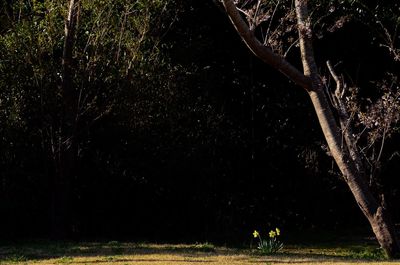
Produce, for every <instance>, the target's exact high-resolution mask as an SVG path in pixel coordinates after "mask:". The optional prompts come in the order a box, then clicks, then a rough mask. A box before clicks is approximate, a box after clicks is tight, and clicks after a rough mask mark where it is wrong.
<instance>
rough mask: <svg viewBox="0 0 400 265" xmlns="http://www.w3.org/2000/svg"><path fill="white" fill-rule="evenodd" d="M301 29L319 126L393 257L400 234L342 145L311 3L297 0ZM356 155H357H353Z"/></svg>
mask: <svg viewBox="0 0 400 265" xmlns="http://www.w3.org/2000/svg"><path fill="white" fill-rule="evenodd" d="M295 7H296V15H297V26H298V32H299V40H300V52H301V59H302V63H303V70H304V75H305V76H308V77H310V79H311V89H310V90H309V91H308V93H309V95H310V98H311V101H312V103H313V106H314V109H315V111H316V113H317V116H318V121H319V124H320V125H321V128H322V132H323V134H324V137H325V139H326V141H327V143H328V146H329V149H330V152H331V154H332V157H333V158H334V160H335V162H336V164H337V165H338V167H339V169H340V171H341V172H342V174H343V178H344V180H345V181H346V183H347V185H348V186H349V188H350V190H351V192H352V194H353V196H354V198H355V200H356V202H357V204H358V206H359V207H360V209H361V211H362V212H363V213H364V215H365V217H366V218H367V219H368V221H369V223H370V225H371V227H372V230H373V232H374V233H375V236H376V239H377V240H378V242H379V244H380V245H381V247H382V248H383V250H384V251H385V253H386V255H387V256H388V257H389V258H393V257H395V256H397V255H399V253H400V247H399V242H398V240H397V237H396V231H395V229H394V225H393V224H392V222H391V220H390V218H389V217H388V215H387V213H386V211H385V209H384V208H383V206H381V205H379V203H378V201H377V200H376V199H375V198H374V196H373V194H372V192H371V190H370V188H369V187H368V185H367V183H366V181H365V176H364V174H363V172H365V170H363V169H361V170H360V169H359V170H357V166H360V165H357V164H356V160H359V159H356V160H353V159H352V158H351V155H350V150H351V148H352V146H347V145H345V144H343V142H342V132H341V130H340V128H339V126H338V123H337V121H336V120H335V118H334V115H333V113H332V105H331V104H330V103H329V101H328V100H327V98H326V94H325V91H324V87H323V84H322V82H321V78H320V76H319V73H318V69H317V65H316V63H315V59H314V51H313V46H312V31H311V25H310V18H309V17H308V10H307V0H295ZM353 155H355V154H353Z"/></svg>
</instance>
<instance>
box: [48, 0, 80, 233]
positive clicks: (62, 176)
mask: <svg viewBox="0 0 400 265" xmlns="http://www.w3.org/2000/svg"><path fill="white" fill-rule="evenodd" d="M78 11H79V0H70V1H69V6H68V14H67V19H66V21H65V33H64V48H63V57H62V82H61V94H62V106H63V108H62V113H61V120H60V125H59V128H60V129H59V130H60V132H59V136H58V137H59V138H58V143H57V145H58V146H57V152H56V155H55V157H54V162H55V176H54V190H53V204H52V212H53V214H52V219H53V220H52V223H53V224H52V226H53V227H52V230H53V231H52V232H53V236H55V237H58V238H65V237H68V236H69V234H70V232H71V213H72V211H71V194H70V193H71V182H72V180H73V178H74V176H75V173H76V172H75V167H76V158H77V150H78V143H77V139H76V131H77V125H78V95H77V91H76V89H75V88H74V86H73V78H72V67H73V65H72V54H73V48H74V40H75V32H76V25H77V21H78Z"/></svg>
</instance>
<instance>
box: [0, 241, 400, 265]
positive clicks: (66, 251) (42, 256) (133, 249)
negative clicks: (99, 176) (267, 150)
mask: <svg viewBox="0 0 400 265" xmlns="http://www.w3.org/2000/svg"><path fill="white" fill-rule="evenodd" d="M336 246H338V244H337V243H335V245H334V246H333V245H332V246H330V245H318V244H317V245H308V246H305V245H287V246H285V248H284V249H283V250H282V251H281V252H279V253H276V254H273V255H270V256H263V255H259V253H257V252H254V251H252V250H251V249H249V248H246V249H234V248H226V247H219V246H214V245H213V244H210V243H196V244H147V243H125V242H117V241H111V242H106V243H96V242H94V243H68V242H66V243H39V244H22V245H18V247H14V246H8V247H6V246H4V247H0V264H1V265H5V264H10V265H23V264H24V265H25V264H37V265H49V264H53V265H54V264H55V265H57V264H72V265H78V264H79V265H82V264H88V265H89V264H101V265H108V264H113V265H128V264H129V265H130V264H132V265H159V264H160V265H161V264H162V265H179V264H185V265H186V264H212V265H216V264H222V265H224V264H226V265H228V264H229V265H250V264H263V265H266V264H280V265H282V264H291V265H292V264H325V265H328V264H335V265H339V264H366V263H368V264H400V262H389V261H385V260H384V256H383V254H382V252H381V251H380V249H378V248H377V245H374V244H370V243H368V244H363V243H358V244H348V245H346V244H343V245H342V246H340V247H336Z"/></svg>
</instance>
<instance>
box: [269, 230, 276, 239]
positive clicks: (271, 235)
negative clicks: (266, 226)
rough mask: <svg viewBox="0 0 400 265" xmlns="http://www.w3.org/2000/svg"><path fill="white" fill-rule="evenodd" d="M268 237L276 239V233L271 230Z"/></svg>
mask: <svg viewBox="0 0 400 265" xmlns="http://www.w3.org/2000/svg"><path fill="white" fill-rule="evenodd" d="M269 237H270V238H274V237H276V232H275V231H273V230H271V231H269Z"/></svg>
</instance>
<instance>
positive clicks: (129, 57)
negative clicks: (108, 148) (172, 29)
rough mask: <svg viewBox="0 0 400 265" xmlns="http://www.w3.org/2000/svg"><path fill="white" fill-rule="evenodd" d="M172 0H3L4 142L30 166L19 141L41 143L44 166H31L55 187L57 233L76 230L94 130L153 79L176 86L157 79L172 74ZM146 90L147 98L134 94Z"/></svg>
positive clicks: (39, 159)
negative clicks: (165, 42) (168, 42)
mask: <svg viewBox="0 0 400 265" xmlns="http://www.w3.org/2000/svg"><path fill="white" fill-rule="evenodd" d="M169 5H175V1H170V0H160V1H158V0H157V1H133V2H132V1H130V0H118V1H113V0H106V1H103V0H102V1H92V0H69V1H58V0H57V1H48V0H40V1H22V0H21V1H6V2H5V3H1V4H0V23H1V30H0V76H1V77H0V95H1V99H0V123H1V124H2V126H1V127H2V128H1V129H0V134H1V137H0V142H1V143H0V144H1V146H3V145H4V146H6V147H7V148H6V149H7V151H9V152H4V155H5V156H6V157H10V158H9V160H10V161H14V160H17V161H16V163H21V168H23V167H24V165H23V164H24V163H25V159H26V160H27V161H29V159H28V158H24V157H22V158H21V157H20V159H15V158H13V156H15V155H16V152H15V150H14V149H16V148H14V149H13V148H12V142H14V144H15V141H17V142H18V143H26V144H25V145H26V146H24V147H21V153H23V151H22V149H23V148H27V149H33V146H34V147H35V150H40V151H37V154H36V156H34V157H33V159H32V163H33V164H35V163H36V167H35V170H38V172H35V173H33V172H32V173H30V174H31V175H33V176H35V178H36V179H35V180H37V182H43V183H45V184H44V185H43V189H44V190H45V191H46V192H48V193H51V194H52V195H51V196H48V197H49V198H48V199H47V202H48V201H51V202H50V204H51V205H48V206H49V208H52V209H51V210H49V211H48V214H49V216H51V219H52V220H51V223H52V226H53V228H52V230H53V234H54V235H55V236H58V237H65V236H69V235H71V232H72V230H74V228H73V226H74V209H73V203H74V200H76V196H75V195H76V190H77V188H76V186H75V184H76V182H77V179H78V178H79V177H80V175H81V174H82V173H81V172H80V168H79V167H80V159H81V157H82V156H83V155H84V151H83V146H85V144H87V143H88V142H90V139H88V138H87V135H88V134H89V133H88V131H89V129H90V128H91V127H93V125H94V124H95V123H100V122H101V120H102V118H104V117H106V116H107V115H109V114H110V113H111V112H112V111H114V114H115V113H117V112H118V111H122V110H121V109H122V107H121V106H125V107H126V108H127V109H129V107H128V106H126V105H129V104H131V105H133V104H137V105H140V104H138V102H140V101H146V103H147V102H149V101H150V100H148V99H145V98H146V97H147V98H150V97H151V95H150V93H149V92H148V91H149V90H150V88H151V89H152V92H154V94H157V95H158V94H160V95H162V96H165V97H166V96H167V94H168V93H169V92H168V91H166V89H165V87H166V86H167V85H165V87H161V86H158V84H156V83H160V82H161V80H162V81H163V84H164V82H165V81H166V80H167V79H168V78H171V76H172V75H173V73H172V70H171V69H169V68H168V66H167V62H165V61H166V57H165V56H164V54H163V53H162V49H163V48H164V47H161V45H162V43H161V42H160V40H161V39H162V38H163V36H164V35H165V34H166V32H167V31H168V30H169V26H170V23H171V22H170V19H171V20H173V18H174V16H175V12H178V11H177V9H178V8H177V9H173V8H167V7H168V6H169ZM176 6H178V4H176ZM170 10H171V11H170ZM121 17H122V19H121ZM3 25H4V27H3ZM162 89H164V90H163V91H160V90H162ZM155 90H157V91H155ZM138 91H140V92H141V94H140V99H137V98H135V97H134V95H132V94H134V93H137V94H139V92H138ZM156 92H157V93H156ZM146 93H147V94H146ZM127 95H129V96H130V98H129V99H128V98H126V96H127ZM162 96H160V97H161V98H162ZM117 102H118V104H117ZM130 107H131V106H130ZM141 107H142V108H143V109H147V108H148V105H146V106H141ZM137 109H138V108H137ZM137 109H136V111H138V110H137ZM129 111H131V109H129ZM143 122H144V121H143ZM14 131H18V133H19V136H20V137H18V136H17V134H16V133H15V132H14ZM11 139H13V140H15V141H13V140H11ZM29 146H31V148H29ZM8 153H10V154H8ZM38 153H39V154H40V155H38ZM33 161H36V162H33ZM3 163H4V164H5V167H7V164H9V161H4V162H3V161H2V162H1V165H3ZM27 171H29V170H27ZM20 175H23V173H22V174H20ZM2 177H3V175H2ZM5 177H8V178H11V175H7V174H6V176H5ZM39 178H42V179H40V180H41V181H39ZM43 179H45V181H44V180H43ZM13 181H15V182H17V180H13ZM18 184H20V183H18ZM47 189H48V190H47Z"/></svg>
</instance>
